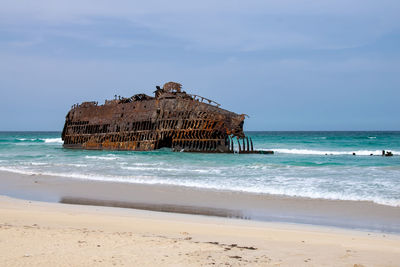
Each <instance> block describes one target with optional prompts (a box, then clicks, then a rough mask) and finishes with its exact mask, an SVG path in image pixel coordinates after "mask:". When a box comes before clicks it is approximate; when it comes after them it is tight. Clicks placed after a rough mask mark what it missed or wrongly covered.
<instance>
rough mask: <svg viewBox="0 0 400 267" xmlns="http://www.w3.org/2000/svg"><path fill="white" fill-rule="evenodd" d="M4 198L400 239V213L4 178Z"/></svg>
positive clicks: (176, 189)
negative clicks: (372, 233) (350, 231)
mask: <svg viewBox="0 0 400 267" xmlns="http://www.w3.org/2000/svg"><path fill="white" fill-rule="evenodd" d="M0 194H1V195H7V196H11V197H16V198H22V199H30V200H38V201H48V202H60V203H66V204H85V205H92V206H111V207H124V208H133V209H142V210H152V211H166V212H175V213H185V214H200V215H211V216H220V217H230V218H241V219H247V220H259V221H268V222H289V223H301V224H312V225H322V226H334V227H342V228H348V229H362V230H366V231H376V232H385V233H397V234H398V233H400V207H391V206H386V205H379V204H375V203H373V202H368V201H343V200H325V199H310V198H296V197H285V196H276V195H267V194H252V193H244V192H233V191H217V190H207V189H199V188H192V187H181V186H169V185H147V184H133V183H118V182H104V181H94V180H80V179H72V178H65V177H54V176H45V175H25V174H16V173H11V172H4V171H1V172H0Z"/></svg>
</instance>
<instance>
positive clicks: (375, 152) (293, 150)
mask: <svg viewBox="0 0 400 267" xmlns="http://www.w3.org/2000/svg"><path fill="white" fill-rule="evenodd" d="M261 150H273V151H274V152H276V153H282V154H299V155H353V153H355V154H356V155H359V156H370V155H371V154H372V155H374V156H381V155H382V150H355V151H329V150H326V151H325V150H311V149H296V148H291V149H290V148H273V149H261ZM385 151H387V152H389V151H390V152H392V153H393V155H400V151H394V150H385Z"/></svg>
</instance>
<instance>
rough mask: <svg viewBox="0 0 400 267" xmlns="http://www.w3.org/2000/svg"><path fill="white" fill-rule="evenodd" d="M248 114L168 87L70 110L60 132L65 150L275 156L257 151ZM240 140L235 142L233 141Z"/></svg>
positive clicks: (169, 84) (174, 85)
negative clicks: (247, 127) (246, 130)
mask: <svg viewBox="0 0 400 267" xmlns="http://www.w3.org/2000/svg"><path fill="white" fill-rule="evenodd" d="M246 116H247V115H246V114H236V113H234V112H231V111H228V110H225V109H222V108H220V104H218V103H217V102H215V101H213V100H211V99H208V98H205V97H202V96H199V95H194V94H188V93H186V92H185V91H183V90H182V85H181V84H180V83H176V82H167V83H165V84H164V86H163V87H162V88H161V87H160V86H156V91H154V96H148V95H146V94H136V95H133V96H132V97H129V98H125V97H121V96H118V97H117V95H115V97H114V99H113V100H106V101H105V103H104V104H103V105H99V104H98V102H95V101H91V102H83V103H81V104H75V105H73V106H72V107H71V110H70V111H69V112H68V114H67V116H66V118H65V124H64V129H63V131H62V135H61V137H62V140H63V141H64V143H63V147H65V148H79V149H92V150H102V149H106V150H137V151H149V150H154V149H160V148H163V147H167V148H171V149H172V151H176V152H207V153H239V154H250V153H260V154H273V151H256V150H255V149H254V145H253V141H252V139H251V138H249V137H247V136H246V135H245V133H244V132H243V125H244V120H245V117H246ZM235 139H236V140H235Z"/></svg>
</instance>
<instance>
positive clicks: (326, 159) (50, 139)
mask: <svg viewBox="0 0 400 267" xmlns="http://www.w3.org/2000/svg"><path fill="white" fill-rule="evenodd" d="M60 135H61V133H60V132H0V171H9V172H15V173H22V174H44V175H51V176H62V177H70V178H74V179H89V180H102V181H110V182H127V183H143V184H168V185H178V186H189V187H198V188H206V189H212V190H231V191H243V192H252V193H260V194H273V195H284V196H297V197H308V198H323V199H338V200H353V201H360V200H365V201H372V202H375V203H378V204H382V205H389V206H400V132H370V131H369V132H331V131H330V132H246V135H247V136H249V137H251V138H252V139H253V142H254V147H255V148H256V149H258V150H273V151H274V152H275V154H274V155H265V154H249V155H245V154H242V155H240V154H205V153H185V152H182V153H179V152H171V151H170V150H169V149H161V150H157V151H149V152H137V151H89V150H71V149H64V148H62V141H61V138H60ZM382 150H386V151H391V152H392V153H393V157H382V156H381V154H382ZM353 153H355V155H353ZM371 154H372V155H371Z"/></svg>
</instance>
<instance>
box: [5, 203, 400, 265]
mask: <svg viewBox="0 0 400 267" xmlns="http://www.w3.org/2000/svg"><path fill="white" fill-rule="evenodd" d="M38 265H40V266H93V265H96V266H113V265H117V266H118V265H128V266H153V265H161V266H165V265H173V266H199V265H220V266H221V265H224V266H225V265H233V266H236V265H250V266H400V236H399V235H388V234H381V233H380V234H379V233H368V232H359V231H350V230H339V229H336V228H327V227H313V226H302V225H295V224H283V223H266V222H255V221H246V220H238V219H228V218H216V217H206V216H200V215H184V214H175V213H161V212H154V211H143V210H134V209H123V208H110V207H95V206H80V205H69V204H58V203H44V202H33V201H27V200H18V199H13V198H9V197H4V196H2V197H0V266H38Z"/></svg>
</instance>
